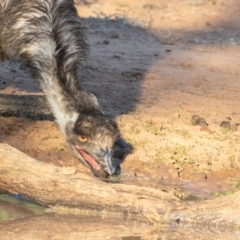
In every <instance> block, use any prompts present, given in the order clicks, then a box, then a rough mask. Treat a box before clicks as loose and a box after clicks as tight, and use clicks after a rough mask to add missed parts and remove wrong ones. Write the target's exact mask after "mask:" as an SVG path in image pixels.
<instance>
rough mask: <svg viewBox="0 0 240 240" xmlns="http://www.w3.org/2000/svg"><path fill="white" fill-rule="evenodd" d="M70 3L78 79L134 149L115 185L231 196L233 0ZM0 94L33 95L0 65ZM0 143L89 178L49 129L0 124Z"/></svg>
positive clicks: (238, 19)
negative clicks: (80, 34)
mask: <svg viewBox="0 0 240 240" xmlns="http://www.w3.org/2000/svg"><path fill="white" fill-rule="evenodd" d="M77 4H78V5H77V7H78V10H79V14H80V16H81V17H82V18H83V25H84V28H85V29H86V34H87V38H88V42H89V45H90V56H89V59H88V60H87V64H86V67H84V68H83V69H82V70H81V71H80V72H79V79H80V80H81V82H82V84H83V85H84V87H85V88H86V89H87V90H88V91H90V92H93V93H95V94H96V95H97V97H98V99H99V102H100V104H101V106H102V108H103V110H104V112H106V113H108V114H110V115H112V116H114V117H115V118H116V120H117V122H118V123H119V127H120V129H121V132H122V136H123V137H124V138H125V140H126V141H127V143H128V146H129V147H131V148H133V151H132V153H131V154H129V155H127V156H126V158H125V161H124V163H123V164H122V169H123V179H124V178H125V179H127V181H138V182H139V183H140V184H153V183H156V184H162V185H164V186H166V187H169V186H170V187H174V188H175V187H176V186H177V188H180V189H182V188H183V189H185V191H186V192H187V193H192V194H195V195H197V196H200V197H209V196H214V195H215V196H219V195H220V194H232V193H233V192H234V191H235V190H236V189H237V188H239V182H240V175H239V172H238V171H239V167H240V127H239V124H240V107H239V105H240V94H239V92H240V79H239V75H240V67H239V65H240V45H239V44H240V34H239V29H240V15H239V12H240V2H239V1H237V0H229V1H224V0H216V1H214V0H211V1H210V0H209V1H207V0H205V1H204V0H180V1H179V0H170V1H167V0H158V1H154V0H141V1H133V0H132V1H131V0H128V1H127V0H121V1H120V0H107V1H106V0H104V1H103V0H99V1H97V0H95V1H91V0H89V1H88V0H86V1H77ZM0 93H8V94H25V93H27V94H41V89H40V87H39V85H38V83H37V82H36V81H35V80H33V79H31V77H30V76H29V74H28V72H27V71H26V69H25V68H24V67H23V66H21V65H19V64H16V63H13V62H5V63H2V64H1V66H0ZM194 115H197V116H198V117H200V118H203V119H202V120H201V119H200V120H201V121H199V123H198V122H197V121H196V119H195V121H193V120H194V119H192V117H193V116H194ZM195 118H196V116H195ZM223 121H225V122H224V123H222V122H223ZM221 123H222V124H221ZM0 140H1V141H3V142H7V143H9V144H10V145H12V146H14V147H16V148H18V149H20V150H21V151H23V152H25V153H27V154H29V155H30V156H33V157H35V158H37V159H38V160H41V161H45V162H49V163H50V162H53V163H55V164H57V165H60V166H63V165H69V166H71V165H76V164H77V166H78V169H79V170H80V171H88V170H87V169H86V168H85V167H83V166H82V165H81V164H79V163H78V161H77V160H76V159H75V157H74V156H73V155H72V154H71V152H70V151H69V149H68V147H67V145H66V144H65V142H64V139H63V137H62V135H61V133H60V132H59V130H58V127H57V125H56V124H55V123H54V122H51V121H32V120H28V119H21V118H15V117H11V118H4V117H1V118H0ZM157 186H158V185H157ZM176 192H177V191H176ZM181 194H182V193H181Z"/></svg>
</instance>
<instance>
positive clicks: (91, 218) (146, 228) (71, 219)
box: [0, 176, 240, 240]
mask: <svg viewBox="0 0 240 240" xmlns="http://www.w3.org/2000/svg"><path fill="white" fill-rule="evenodd" d="M148 180H149V181H146V179H145V180H144V181H143V182H144V183H145V185H146V186H152V187H156V188H160V187H161V188H162V189H163V188H165V189H173V188H174V189H178V190H179V191H180V192H181V193H182V194H183V192H184V191H185V192H188V193H189V189H191V190H192V191H194V192H195V193H197V194H196V195H194V194H193V192H192V193H189V195H187V196H188V197H186V195H184V194H183V195H182V196H183V198H185V200H191V201H196V200H198V201H199V200H203V198H202V197H199V195H203V192H202V191H201V189H200V188H199V189H197V188H195V189H193V188H192V186H189V185H191V184H190V183H188V184H187V183H179V184H178V185H175V186H174V185H167V183H166V182H165V183H164V182H160V181H158V182H154V181H151V180H150V179H148ZM110 181H112V182H115V183H117V182H125V183H128V182H129V183H131V184H132V183H133V182H134V183H135V184H141V185H142V184H143V182H142V181H140V180H138V178H134V179H133V178H126V177H124V176H123V177H122V178H119V179H117V178H115V179H112V180H111V179H110ZM197 186H201V184H199V185H197ZM186 188H188V189H186ZM176 192H177V190H176ZM1 229H4V231H5V232H6V234H7V235H6V238H3V239H12V240H14V239H19V237H21V239H26V240H28V239H33V238H32V235H31V234H30V233H31V232H33V233H34V234H37V235H38V234H39V235H38V238H34V239H41V240H45V239H59V240H61V239H94V240H98V239H99V240H100V239H122V240H138V239H154V240H157V239H220V240H221V239H239V237H238V236H240V231H239V229H236V228H232V227H231V226H226V227H221V228H219V227H218V226H210V225H208V224H206V223H204V224H203V223H198V222H196V223H194V224H190V223H182V222H180V223H178V222H175V221H167V222H163V223H162V224H160V225H152V224H149V223H147V222H146V220H144V219H143V218H142V217H141V216H127V215H126V216H113V215H111V216H109V215H106V214H102V213H100V214H96V213H92V212H91V211H88V212H87V211H84V212H82V213H81V214H79V212H78V214H76V213H73V212H72V211H71V213H67V211H66V213H64V214H62V213H61V214H59V213H49V211H48V209H46V208H44V207H42V206H39V205H37V204H34V203H32V202H30V201H29V200H28V201H26V199H24V198H22V197H20V196H17V197H16V196H12V195H1V196H0V233H1ZM12 229H17V230H16V233H15V232H14V233H13V232H12ZM43 229H45V232H44V231H42V230H43ZM29 232H30V233H29ZM8 234H9V235H8ZM14 234H15V235H14ZM7 236H8V238H7ZM15 237H16V238H15ZM0 239H2V238H0Z"/></svg>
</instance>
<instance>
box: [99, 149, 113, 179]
mask: <svg viewBox="0 0 240 240" xmlns="http://www.w3.org/2000/svg"><path fill="white" fill-rule="evenodd" d="M98 162H99V164H100V166H101V168H102V169H103V170H104V171H105V172H106V173H108V174H109V175H110V176H112V175H114V174H115V172H116V169H117V164H116V161H115V159H114V158H113V156H112V154H111V152H110V151H109V150H108V149H106V150H103V149H101V152H100V154H98Z"/></svg>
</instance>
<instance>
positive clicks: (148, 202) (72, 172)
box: [0, 143, 240, 227]
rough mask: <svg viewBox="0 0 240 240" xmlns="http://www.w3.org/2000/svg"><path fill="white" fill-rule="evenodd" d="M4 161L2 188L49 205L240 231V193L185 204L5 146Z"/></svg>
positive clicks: (0, 147) (157, 191) (1, 156)
mask: <svg viewBox="0 0 240 240" xmlns="http://www.w3.org/2000/svg"><path fill="white" fill-rule="evenodd" d="M0 159H1V169H0V188H2V189H5V190H7V191H9V192H11V193H19V194H22V195H24V196H26V197H29V198H30V199H33V200H34V201H36V202H38V203H41V204H43V205H45V206H66V207H70V208H77V209H93V210H97V211H101V212H111V213H124V214H143V215H144V216H146V217H147V219H148V220H150V221H151V222H153V223H159V222H162V221H165V220H166V218H168V219H175V220H176V219H178V221H186V222H201V223H202V222H205V223H206V222H207V223H212V224H218V225H221V224H224V225H225V224H230V225H235V226H238V227H239V226H240V218H239V216H240V208H239V202H240V192H236V193H235V194H233V195H231V196H226V197H221V198H215V199H213V200H208V201H202V202H182V201H181V200H179V199H178V198H177V197H175V196H174V194H173V193H170V192H164V191H161V190H160V189H152V188H148V187H139V186H134V185H126V184H120V183H119V184H111V183H107V182H103V181H100V180H99V179H96V178H94V177H92V176H90V175H87V174H83V173H79V172H76V169H75V168H72V167H71V168H66V167H57V166H54V165H51V164H46V163H42V162H40V161H37V160H35V159H33V158H31V157H29V156H27V155H26V154H24V153H22V152H20V151H19V150H17V149H15V148H12V147H10V146H9V145H7V144H3V143H2V144H0ZM168 210H169V211H168ZM166 212H167V213H168V214H166Z"/></svg>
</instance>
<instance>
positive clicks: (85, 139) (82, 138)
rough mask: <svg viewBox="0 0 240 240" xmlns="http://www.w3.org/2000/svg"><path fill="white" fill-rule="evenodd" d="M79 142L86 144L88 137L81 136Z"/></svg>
mask: <svg viewBox="0 0 240 240" xmlns="http://www.w3.org/2000/svg"><path fill="white" fill-rule="evenodd" d="M78 140H79V141H80V142H86V141H87V137H86V136H84V135H79V136H78Z"/></svg>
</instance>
